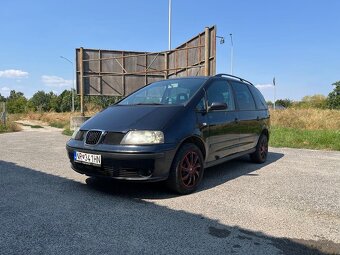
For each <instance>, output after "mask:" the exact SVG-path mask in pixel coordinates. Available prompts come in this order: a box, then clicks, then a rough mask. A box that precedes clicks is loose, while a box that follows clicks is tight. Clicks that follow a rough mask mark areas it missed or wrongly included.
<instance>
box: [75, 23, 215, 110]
mask: <svg viewBox="0 0 340 255" xmlns="http://www.w3.org/2000/svg"><path fill="white" fill-rule="evenodd" d="M76 69H77V70H76V77H77V93H78V94H80V95H81V98H83V96H84V95H90V96H91V95H106V96H127V95H129V94H130V93H132V92H134V91H135V90H137V89H139V88H140V87H142V86H144V85H146V84H149V83H151V82H154V81H158V80H162V79H168V78H174V77H183V76H208V75H214V74H215V73H216V26H213V27H207V28H205V30H204V31H203V32H202V33H199V34H198V35H196V36H195V37H193V38H192V39H190V40H188V41H187V42H185V43H183V44H181V45H180V46H179V47H177V48H175V49H173V50H168V51H162V52H136V51H121V50H103V49H84V48H77V49H76ZM81 101H83V100H81ZM81 108H82V109H83V107H81ZM82 112H83V111H82Z"/></svg>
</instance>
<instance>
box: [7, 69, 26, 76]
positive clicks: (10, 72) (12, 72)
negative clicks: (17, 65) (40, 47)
mask: <svg viewBox="0 0 340 255" xmlns="http://www.w3.org/2000/svg"><path fill="white" fill-rule="evenodd" d="M27 76H28V72H24V71H21V70H15V69H8V70H4V71H0V77H3V78H25V77H27Z"/></svg>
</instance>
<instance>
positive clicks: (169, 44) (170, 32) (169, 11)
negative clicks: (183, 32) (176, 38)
mask: <svg viewBox="0 0 340 255" xmlns="http://www.w3.org/2000/svg"><path fill="white" fill-rule="evenodd" d="M171 7H172V6H171V0H169V50H171Z"/></svg>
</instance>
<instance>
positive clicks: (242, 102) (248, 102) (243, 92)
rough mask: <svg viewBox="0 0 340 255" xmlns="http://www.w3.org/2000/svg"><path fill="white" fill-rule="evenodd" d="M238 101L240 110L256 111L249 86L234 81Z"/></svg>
mask: <svg viewBox="0 0 340 255" xmlns="http://www.w3.org/2000/svg"><path fill="white" fill-rule="evenodd" d="M231 85H232V86H233V89H234V92H235V96H236V101H237V103H238V107H239V109H240V110H241V111H242V110H255V109H256V108H255V102H254V99H253V96H252V94H251V93H250V90H249V88H248V86H247V85H246V84H244V83H241V82H235V81H232V82H231Z"/></svg>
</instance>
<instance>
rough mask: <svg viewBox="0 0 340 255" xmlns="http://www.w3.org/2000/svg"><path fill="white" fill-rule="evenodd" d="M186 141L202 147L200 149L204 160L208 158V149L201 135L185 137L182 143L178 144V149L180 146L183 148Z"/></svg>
mask: <svg viewBox="0 0 340 255" xmlns="http://www.w3.org/2000/svg"><path fill="white" fill-rule="evenodd" d="M186 143H192V144H195V145H196V146H197V147H198V148H199V149H200V151H201V152H202V155H203V159H204V160H205V159H206V155H207V150H206V148H205V143H204V142H203V141H202V139H201V138H200V137H198V136H194V135H193V136H189V137H186V138H184V139H183V140H182V142H181V143H180V145H179V146H178V148H177V150H178V149H179V148H181V147H182V146H183V144H186Z"/></svg>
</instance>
